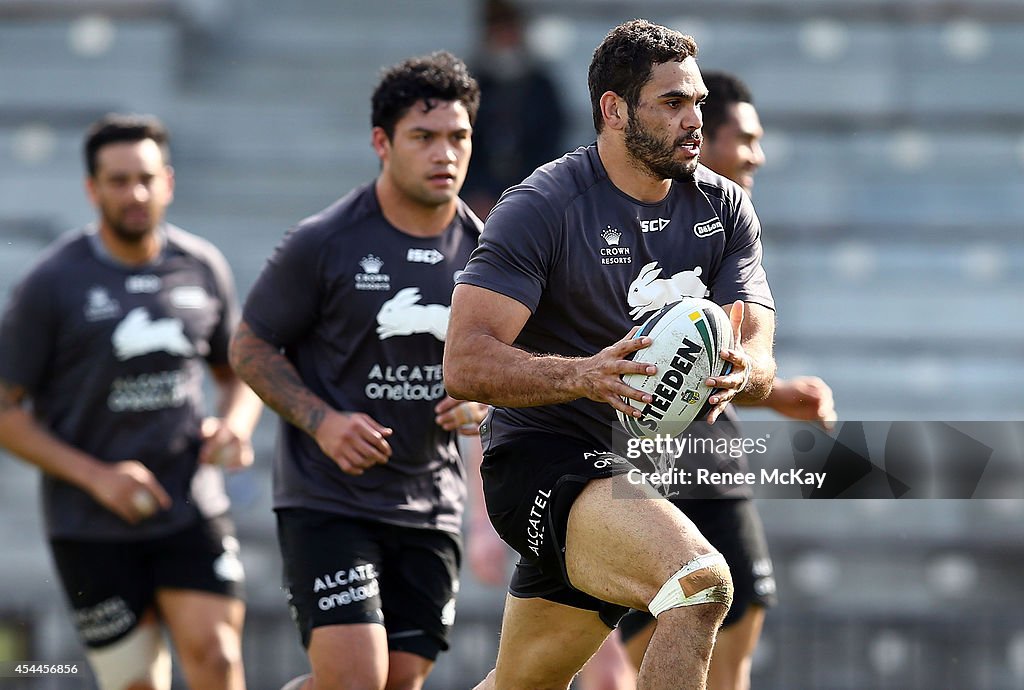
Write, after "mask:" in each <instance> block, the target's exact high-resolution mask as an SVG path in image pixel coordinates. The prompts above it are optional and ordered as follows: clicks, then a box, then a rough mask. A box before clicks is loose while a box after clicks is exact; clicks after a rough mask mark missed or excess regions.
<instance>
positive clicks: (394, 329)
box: [377, 287, 450, 343]
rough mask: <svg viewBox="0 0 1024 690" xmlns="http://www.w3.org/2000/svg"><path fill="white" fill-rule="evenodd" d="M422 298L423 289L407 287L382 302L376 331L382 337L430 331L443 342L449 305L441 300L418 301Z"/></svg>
mask: <svg viewBox="0 0 1024 690" xmlns="http://www.w3.org/2000/svg"><path fill="white" fill-rule="evenodd" d="M419 301H420V289H419V288H418V287H407V288H402V289H401V290H399V291H398V292H397V293H396V294H395V296H394V297H392V298H391V299H389V300H388V301H387V302H385V303H384V304H382V305H381V308H380V311H379V312H377V324H378V326H377V335H379V336H380V339H381V340H384V339H385V338H390V337H391V336H393V335H412V334H413V333H429V334H431V335H432V336H434V337H435V338H437V339H438V340H440V341H441V342H442V343H443V342H444V336H445V333H447V332H448V312H449V311H450V308H449V307H446V306H444V305H441V304H417V302H419Z"/></svg>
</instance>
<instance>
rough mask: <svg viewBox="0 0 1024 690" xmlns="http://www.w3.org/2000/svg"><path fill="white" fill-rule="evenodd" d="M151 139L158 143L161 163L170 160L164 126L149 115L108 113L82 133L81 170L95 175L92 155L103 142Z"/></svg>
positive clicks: (94, 157)
mask: <svg viewBox="0 0 1024 690" xmlns="http://www.w3.org/2000/svg"><path fill="white" fill-rule="evenodd" d="M146 139H152V140H153V141H155V142H156V143H157V144H158V145H159V146H160V151H161V152H162V153H163V156H164V163H170V162H171V153H170V150H169V149H168V146H167V142H168V141H169V140H170V134H169V133H168V132H167V127H165V126H164V123H162V122H160V120H158V119H157V118H156V117H154V116H152V115H125V114H122V113H108V114H107V115H104V116H103V117H101V118H100V119H99V120H97V121H96V122H94V123H92V124H91V125H90V126H89V129H88V131H86V133H85V169H86V170H87V171H88V172H89V177H96V156H97V154H98V153H99V150H100V149H101V148H103V147H104V146H106V145H107V144H116V143H120V142H125V141H127V142H136V141H144V140H146Z"/></svg>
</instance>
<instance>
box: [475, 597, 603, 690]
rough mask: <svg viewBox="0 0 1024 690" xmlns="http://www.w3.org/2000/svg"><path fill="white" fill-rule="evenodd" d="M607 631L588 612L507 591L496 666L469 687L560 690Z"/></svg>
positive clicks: (570, 679) (588, 656)
mask: <svg viewBox="0 0 1024 690" xmlns="http://www.w3.org/2000/svg"><path fill="white" fill-rule="evenodd" d="M609 632H610V630H609V629H608V626H607V625H605V624H604V623H603V622H602V621H601V619H600V617H598V615H597V613H596V612H594V611H585V610H583V609H577V608H573V607H571V606H565V605H564V604H558V603H555V602H553V601H548V600H546V599H519V598H517V597H513V596H511V595H508V596H506V597H505V614H504V617H503V618H502V621H501V642H500V644H499V645H498V661H497V664H496V665H495V669H494V670H493V671H491V672H490V673H489V674H488V676H487V678H485V679H484V681H483V682H482V683H480V684H479V685H477V686H476V688H475V689H474V690H518V689H521V688H530V690H565V689H566V688H567V687H569V683H571V682H572V679H573V676H575V675H576V672H577V671H578V670H579V669H580V667H581V666H583V664H584V663H586V661H587V659H589V658H590V656H591V655H592V654H593V653H594V650H596V649H597V648H598V647H599V646H600V645H601V641H602V640H604V638H605V637H607V636H608V633H609Z"/></svg>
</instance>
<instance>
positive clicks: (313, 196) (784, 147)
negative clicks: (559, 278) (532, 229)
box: [0, 0, 1024, 690]
mask: <svg viewBox="0 0 1024 690" xmlns="http://www.w3.org/2000/svg"><path fill="white" fill-rule="evenodd" d="M513 5H515V6H516V7H517V8H518V9H520V10H522V12H523V13H524V17H525V20H526V21H525V24H524V26H523V33H522V39H523V41H524V46H525V49H526V50H527V51H528V53H529V55H530V64H531V65H534V66H535V68H536V69H537V70H538V71H540V72H542V73H543V74H544V75H545V77H544V79H547V80H548V83H547V86H545V85H544V84H543V83H541V84H540V85H539V86H537V84H536V83H534V84H533V86H529V87H527V86H522V87H521V88H518V89H517V88H515V87H513V88H511V89H510V88H508V82H509V79H508V78H509V77H511V81H512V82H513V83H515V77H517V76H522V74H523V63H522V62H521V61H520V62H518V63H517V62H515V61H511V62H510V61H509V60H507V59H504V58H502V57H501V56H500V55H499V56H497V57H495V56H494V55H491V56H488V55H487V54H485V53H487V52H488V51H485V50H484V49H483V46H484V44H485V43H487V42H488V41H489V42H490V44H491V46H492V47H493V46H494V45H495V42H500V41H503V40H506V39H507V38H508V37H507V36H506V37H504V38H503V37H502V36H496V35H493V34H487V33H485V30H484V18H485V11H484V6H483V3H482V2H476V1H474V0H382V1H380V2H354V1H352V0H291V1H290V2H279V1H278V0H0V295H4V297H3V299H6V295H7V292H8V290H9V288H10V286H11V284H12V283H13V282H14V281H15V280H16V279H17V278H18V276H20V275H21V274H22V272H23V271H24V270H25V269H26V267H27V266H28V265H29V263H30V262H31V261H32V260H33V259H34V257H35V256H36V255H37V254H38V253H39V251H40V250H41V249H42V248H43V247H44V246H45V245H46V244H48V243H49V242H50V241H52V240H53V239H54V238H55V237H57V236H58V235H59V234H60V233H62V232H64V231H65V230H68V229H70V228H72V227H76V226H79V225H81V224H83V223H85V222H87V221H91V220H92V219H93V217H94V213H93V211H92V209H91V208H90V207H89V205H88V202H87V200H86V197H85V194H84V192H83V189H82V177H83V172H82V162H81V154H80V148H81V139H82V133H83V131H84V129H85V127H86V126H87V125H88V124H89V123H90V122H91V121H93V120H94V119H95V118H97V117H98V116H100V115H102V114H103V113H105V112H108V111H112V110H115V111H130V112H150V113H154V114H156V115H158V116H159V117H161V118H162V119H163V120H164V121H165V122H166V123H167V125H168V126H169V127H170V129H171V133H172V155H173V163H174V166H175V169H176V171H177V194H176V200H175V203H174V205H173V206H172V207H171V210H170V214H169V219H170V220H171V221H172V222H174V223H176V224H178V225H181V226H183V227H185V228H186V229H188V230H191V231H192V232H195V233H198V234H200V235H204V236H206V237H208V238H209V239H211V240H212V241H214V242H215V243H216V244H217V245H218V246H219V247H220V248H221V250H222V251H223V252H224V254H225V255H226V256H227V257H228V259H229V261H230V262H231V264H232V266H233V268H234V270H235V274H236V277H237V280H238V283H239V287H240V290H241V292H242V294H243V296H244V294H245V292H246V291H247V289H248V287H249V285H251V283H252V281H253V280H254V278H255V276H256V275H257V273H258V271H259V270H260V268H261V266H262V264H263V261H264V260H265V258H266V257H267V255H268V254H269V253H270V251H271V250H272V248H273V247H274V245H275V244H276V243H277V241H278V239H279V238H280V237H281V235H282V234H283V233H284V231H285V230H286V229H287V228H288V227H289V226H290V225H292V224H293V223H294V222H295V221H296V220H298V219H299V218H302V217H304V216H306V215H309V214H311V213H313V212H315V211H318V210H319V209H321V208H322V207H324V206H326V205H327V204H329V203H330V202H331V201H333V200H334V199H335V198H337V197H338V196H340V195H341V194H343V193H344V192H346V191H348V190H349V189H350V188H351V187H353V186H355V185H356V184H359V183H361V182H364V181H366V180H369V179H370V178H372V177H373V176H374V175H375V173H376V170H377V161H376V158H375V156H374V155H373V152H372V150H371V148H370V146H369V129H370V128H369V97H370V91H371V88H372V86H373V84H374V82H375V81H376V78H377V75H378V70H379V69H380V67H382V66H384V65H388V64H391V63H394V62H396V61H398V60H400V59H402V58H404V57H407V56H410V55H414V54H421V53H425V52H429V51H432V50H436V49H441V48H444V49H448V50H451V51H452V52H454V53H456V54H458V55H460V56H462V57H464V58H466V59H467V60H468V61H470V62H471V64H473V65H475V66H478V67H479V69H480V72H481V74H483V73H484V72H486V71H487V70H488V69H491V70H492V72H493V73H494V74H497V75H498V81H499V82H500V81H501V78H502V77H505V78H506V79H505V80H504V83H505V86H504V90H503V91H501V92H500V95H499V90H498V89H499V88H501V87H499V86H493V87H488V86H486V85H485V87H484V91H483V99H484V104H485V107H487V106H486V104H487V103H488V98H489V95H488V94H489V93H492V94H494V101H495V104H496V105H495V107H494V112H492V114H491V115H488V116H487V118H488V119H487V123H488V124H489V126H491V127H492V132H491V133H490V134H487V135H486V136H484V134H485V132H484V131H481V130H482V128H483V127H484V122H481V123H480V126H479V127H478V134H479V138H478V140H477V144H476V146H477V154H478V155H479V156H481V160H484V159H483V156H485V155H486V156H488V157H489V158H490V159H491V160H492V162H491V163H489V164H487V165H484V164H483V163H480V164H474V168H472V169H471V178H470V181H469V185H468V186H467V190H466V192H467V197H468V195H472V196H473V198H474V203H476V204H478V205H479V206H481V207H486V206H487V203H488V201H487V196H486V195H487V193H488V192H487V189H486V187H487V185H485V184H483V182H484V178H485V177H486V176H488V174H489V172H488V171H490V174H492V176H494V175H497V173H501V172H502V171H505V172H506V173H508V172H510V171H517V170H518V169H519V167H518V166H522V165H524V164H526V165H527V166H528V168H529V169H532V166H533V164H534V163H535V162H537V161H534V162H531V161H523V160H519V159H516V158H515V155H516V152H517V151H520V152H521V149H522V146H516V147H510V146H508V145H507V142H504V143H505V149H504V150H503V149H502V145H503V139H504V137H503V136H502V133H503V132H511V128H514V127H516V126H517V125H520V124H522V123H523V122H524V121H525V122H528V123H531V124H530V125H529V127H528V128H527V131H526V134H527V136H526V137H525V139H524V140H523V141H524V142H525V143H524V144H523V146H526V145H530V144H537V146H538V147H541V145H542V144H543V146H546V147H554V149H555V153H554V154H551V155H545V156H544V157H543V158H542V160H547V159H548V158H551V157H554V156H555V155H558V153H560V152H562V151H565V150H569V149H571V148H574V147H576V146H578V145H582V144H587V143H589V142H590V141H592V140H593V138H594V134H593V126H592V124H591V115H590V103H589V96H588V93H587V89H586V70H587V65H588V63H589V61H590V56H591V53H592V51H593V49H594V47H596V45H597V44H598V43H599V42H600V40H601V39H602V38H603V36H604V35H605V33H606V32H607V31H608V30H609V29H610V28H611V27H612V26H614V25H616V24H618V23H620V22H621V21H624V20H626V19H629V18H632V17H637V16H642V17H646V18H648V19H651V20H653V21H657V22H660V23H664V24H667V25H669V26H671V27H673V28H676V29H679V30H681V31H683V32H684V33H689V34H692V35H693V36H694V37H695V38H696V39H697V42H698V44H699V46H700V53H699V56H698V64H699V65H701V66H702V67H703V68H704V69H724V70H730V71H734V72H736V73H737V74H739V75H740V76H741V77H742V78H743V79H744V80H745V81H747V83H748V84H749V85H750V87H751V89H752V91H753V93H754V98H755V103H756V105H757V108H758V111H759V113H760V116H761V119H762V122H763V124H764V127H765V129H766V132H767V135H766V137H765V141H764V149H765V154H766V156H767V163H766V165H765V166H764V168H763V169H762V171H761V172H760V173H759V174H758V176H757V184H756V188H755V192H754V202H755V206H756V208H757V210H758V213H759V215H760V218H761V221H762V224H763V227H764V244H765V264H766V268H767V270H768V275H769V279H770V280H771V283H772V287H773V290H774V292H775V296H776V300H777V303H778V338H777V349H776V354H777V359H778V362H779V370H780V374H781V375H795V374H817V375H819V376H821V377H822V378H824V379H825V380H826V381H827V382H828V383H829V384H830V385H831V386H832V387H833V389H834V391H835V395H836V401H837V408H838V410H839V414H840V417H841V419H847V420H929V419H931V420H950V421H958V420H960V421H966V420H979V421H980V420H990V421H998V420H1021V419H1024V394H1022V390H1024V366H1022V364H1021V362H1022V361H1024V296H1022V295H1024V270H1022V269H1024V4H1022V3H1021V2H1020V0H973V1H969V0H961V1H957V0H891V1H888V2H881V1H872V0H715V1H712V0H691V1H690V2H686V3H681V2H670V1H668V0H664V1H661V0H560V1H556V0H522V1H521V2H518V3H515V2H514V3H513ZM485 36H486V37H487V40H485ZM491 52H493V51H491ZM531 69H532V68H531ZM541 81H543V80H541ZM528 88H531V89H540V90H539V91H528V90H527V89H528ZM497 104H500V105H501V107H500V108H499V107H497ZM509 113H518V114H519V115H518V117H515V118H508V117H507V116H508V114H509ZM502 114H504V115H505V116H506V119H511V121H509V122H504V123H502V121H501V116H502ZM483 118H484V111H481V119H482V120H483ZM557 123H561V124H562V127H561V128H560V129H559V128H557V127H556V126H555V125H556V124H557ZM553 131H554V132H555V133H556V134H557V136H554V137H553V138H554V141H549V140H550V139H552V133H553ZM509 136H511V135H509ZM542 140H543V141H542ZM485 142H486V144H485ZM485 149H486V150H487V153H483V151H484V150H485ZM508 149H512V150H511V151H510V150H508ZM531 153H532V152H531ZM538 155H539V154H538ZM503 157H504V158H503ZM510 157H511V158H510ZM495 160H496V161H497V162H496V163H495V162H493V161H495ZM519 177H522V175H520V176H519ZM518 179H519V178H516V179H515V180H514V181H518ZM478 181H479V184H477V182H478ZM488 184H491V185H494V184H501V181H500V180H488ZM272 417H273V415H272V414H270V413H266V414H265V415H264V419H263V423H262V424H261V427H260V431H259V434H258V438H257V458H258V460H257V465H258V467H257V469H254V470H252V471H250V472H249V473H247V474H244V475H240V476H235V477H231V478H230V480H229V484H230V489H231V493H232V496H233V499H234V504H235V517H236V521H237V523H238V527H239V533H240V534H239V536H240V538H241V541H242V545H243V560H244V562H245V565H246V568H247V571H248V576H249V591H250V603H249V613H248V619H247V629H246V639H245V652H246V668H247V675H248V679H249V687H250V688H252V689H253V690H276V688H278V687H280V685H281V683H283V682H284V681H285V680H287V679H288V678H290V677H292V676H294V675H296V674H297V673H299V672H302V671H303V670H304V669H305V668H306V663H305V657H304V655H303V653H302V650H301V647H300V645H299V642H298V638H297V635H296V633H295V631H294V628H293V626H292V624H291V621H290V620H289V618H288V615H287V613H286V609H285V606H284V602H283V596H282V593H281V591H280V587H279V583H280V559H279V557H278V554H277V546H276V542H275V539H274V532H273V518H272V515H271V510H270V473H269V463H270V452H271V444H272V439H273V426H274V424H273V422H274V420H273V418H272ZM746 417H747V418H750V419H768V418H769V415H768V413H764V412H750V413H747V414H746ZM36 484H37V473H36V472H35V471H34V470H32V469H30V468H28V467H27V466H25V465H24V464H22V463H20V462H18V461H15V460H14V459H12V458H9V457H6V456H5V457H2V458H0V548H2V550H3V554H2V557H0V660H5V659H14V660H21V659H34V660H39V661H46V662H51V663H52V662H57V661H62V662H63V661H70V660H78V661H80V662H81V661H83V660H84V657H83V656H82V654H81V652H80V649H79V646H78V643H77V641H76V640H75V638H74V633H73V630H72V628H71V625H70V623H69V622H68V620H67V616H66V613H65V609H64V601H63V598H62V594H61V592H60V589H59V585H58V584H57V583H56V581H55V579H54V577H53V574H52V565H51V563H50V561H49V557H48V555H47V551H46V549H45V548H44V545H43V534H42V528H41V524H40V520H39V506H38V499H37V495H36ZM760 508H761V511H762V515H763V518H764V521H765V523H766V528H767V531H768V534H769V539H770V542H771V545H772V551H773V556H774V559H775V564H776V568H777V571H778V572H777V574H778V579H779V593H780V599H781V603H780V605H779V607H777V608H776V609H774V610H773V611H771V612H770V613H769V616H768V618H767V623H766V628H765V634H764V636H763V637H762V641H761V645H760V648H759V651H758V653H757V656H756V658H755V664H754V671H753V679H754V687H755V688H785V689H804V688H807V689H836V690H864V689H865V688H892V689H894V690H895V689H899V690H908V689H911V688H921V689H925V688H928V689H932V688H955V689H965V690H983V689H1004V688H1005V689H1011V688H1024V586H1022V584H1021V583H1022V582H1024V497H1018V498H1017V499H1012V500H973V501H966V500H965V501H954V500H944V501H888V502H887V501H882V500H858V501H852V500H851V501H829V502H812V501H789V500H776V501H762V502H761V503H760ZM502 601H503V590H501V589H496V588H488V587H484V586H482V585H480V584H478V583H477V582H476V581H475V579H474V578H473V576H472V575H471V574H470V573H468V572H466V573H465V574H464V579H463V589H462V597H461V600H460V605H459V614H458V620H457V623H456V628H455V637H454V642H453V649H452V651H451V652H449V653H448V654H447V655H445V656H443V657H442V659H441V661H440V662H439V664H438V666H437V669H436V671H435V673H434V674H433V676H432V677H431V680H430V681H429V685H428V687H429V688H431V689H432V690H442V689H443V690H458V689H461V688H469V687H471V686H472V685H473V684H474V683H475V682H476V681H477V680H479V678H481V677H482V676H483V674H484V673H485V672H486V671H487V669H489V668H491V666H492V664H493V660H494V654H495V650H496V647H497V630H498V627H499V620H500V619H499V617H500V613H501V607H502ZM14 683H15V681H12V680H10V679H0V687H4V688H6V687H24V688H37V689H40V690H42V689H49V688H91V687H92V685H91V681H90V680H88V679H87V676H79V679H78V680H70V679H62V680H60V681H57V680H52V679H41V680H38V681H32V682H26V683H22V685H20V686H15V685H14ZM180 683H181V681H180V679H179V680H178V685H176V687H184V685H181V684H180Z"/></svg>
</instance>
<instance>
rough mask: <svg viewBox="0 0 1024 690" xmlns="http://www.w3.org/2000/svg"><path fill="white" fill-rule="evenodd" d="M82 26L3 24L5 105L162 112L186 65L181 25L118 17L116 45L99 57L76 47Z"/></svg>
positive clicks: (0, 78) (0, 79)
mask: <svg viewBox="0 0 1024 690" xmlns="http://www.w3.org/2000/svg"><path fill="white" fill-rule="evenodd" d="M74 26H75V25H74V22H73V21H71V20H40V21H25V22H4V23H3V24H0V63H2V64H3V65H4V69H2V70H0V93H3V94H4V97H3V101H4V102H3V107H4V108H11V107H17V106H26V107H34V108H41V107H51V108H56V109H61V108H67V107H70V106H89V107H97V108H102V109H104V110H112V109H127V110H134V111H161V110H163V109H164V108H165V107H166V105H167V103H168V96H170V94H171V93H172V92H173V89H174V86H175V83H176V80H177V70H178V61H177V50H178V41H179V35H178V27H177V25H176V24H175V23H174V22H172V21H170V20H166V19H150V20H131V21H129V20H125V21H116V22H113V23H112V25H111V26H112V28H113V33H112V34H110V35H109V39H108V40H109V48H108V49H107V50H106V51H105V52H102V53H98V54H95V55H92V54H90V53H89V52H86V53H85V54H81V53H76V52H75V50H73V49H72V48H71V42H73V41H74V39H73V38H72V36H73V35H74V32H75V28H74ZM101 32H102V30H101ZM100 40H104V39H102V38H101V39H100ZM86 43H88V42H87V41H86ZM86 50H87V51H88V49H86Z"/></svg>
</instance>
